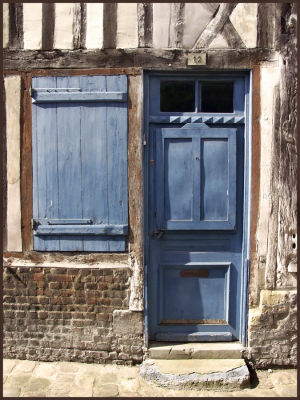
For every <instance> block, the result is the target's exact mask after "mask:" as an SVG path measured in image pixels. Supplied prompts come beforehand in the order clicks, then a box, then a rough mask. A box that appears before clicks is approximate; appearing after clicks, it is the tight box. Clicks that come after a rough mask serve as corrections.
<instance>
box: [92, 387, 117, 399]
mask: <svg viewBox="0 0 300 400" xmlns="http://www.w3.org/2000/svg"><path fill="white" fill-rule="evenodd" d="M118 394H119V389H118V386H117V385H113V384H109V385H99V386H97V385H96V386H94V390H93V396H94V397H116V396H118Z"/></svg>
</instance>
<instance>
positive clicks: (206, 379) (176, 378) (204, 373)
mask: <svg viewBox="0 0 300 400" xmlns="http://www.w3.org/2000/svg"><path fill="white" fill-rule="evenodd" d="M197 361H198V364H199V361H201V362H202V365H201V368H199V365H197V366H196V367H194V366H193V363H195V360H180V361H177V365H176V367H177V368H174V363H175V362H174V361H164V362H163V361H162V360H157V361H156V362H154V360H146V361H144V362H143V364H142V365H141V367H140V373H141V377H142V378H143V379H145V380H147V381H150V382H153V383H155V384H157V385H159V386H163V387H169V388H175V387H176V388H177V389H189V388H191V389H195V388H198V389H199V388H201V389H205V388H206V389H209V390H210V389H213V390H216V391H218V390H224V389H225V390H233V389H234V388H242V387H246V386H247V385H249V384H250V374H249V371H248V368H247V366H246V365H245V364H244V363H243V364H244V365H243V366H240V365H241V360H222V362H224V361H225V364H226V366H224V367H223V368H222V366H221V364H222V363H221V361H220V360H217V361H216V360H210V361H214V364H213V363H211V365H208V360H204V361H202V360H197ZM228 361H231V362H232V361H233V362H232V364H231V365H232V367H230V366H229V364H228V363H227V362H228ZM184 362H185V363H189V364H188V366H185V368H183V369H182V364H183V363H184ZM204 364H206V365H208V368H207V369H206V368H205V365H204ZM212 364H213V365H212ZM237 365H239V366H238V367H237ZM161 368H163V369H164V372H162V371H161ZM220 369H221V370H222V369H223V370H225V372H216V371H219V370H220ZM180 370H181V373H180ZM194 370H197V371H201V373H198V372H192V371H194ZM166 371H167V372H166ZM211 371H214V372H211ZM172 372H173V373H172ZM174 372H175V373H174Z"/></svg>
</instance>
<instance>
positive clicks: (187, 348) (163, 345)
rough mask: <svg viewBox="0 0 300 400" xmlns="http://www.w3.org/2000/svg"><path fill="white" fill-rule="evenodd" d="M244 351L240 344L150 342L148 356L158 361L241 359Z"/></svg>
mask: <svg viewBox="0 0 300 400" xmlns="http://www.w3.org/2000/svg"><path fill="white" fill-rule="evenodd" d="M243 349H244V347H243V345H242V344H241V343H240V342H215V343H213V342H202V343H170V342H150V345H149V349H148V354H149V358H151V359H156V360H176V359H181V360H182V359H241V358H242V352H243Z"/></svg>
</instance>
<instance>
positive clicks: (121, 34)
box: [116, 3, 138, 49]
mask: <svg viewBox="0 0 300 400" xmlns="http://www.w3.org/2000/svg"><path fill="white" fill-rule="evenodd" d="M116 46H117V48H122V49H126V48H136V47H138V18H137V3H118V7H117V43H116Z"/></svg>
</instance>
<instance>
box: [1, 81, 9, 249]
mask: <svg viewBox="0 0 300 400" xmlns="http://www.w3.org/2000/svg"><path fill="white" fill-rule="evenodd" d="M1 94H2V96H1V97H2V105H3V106H2V107H1V117H2V118H1V121H2V140H1V149H0V150H2V151H1V154H2V163H1V167H2V190H3V195H2V196H1V201H2V205H1V210H2V221H3V225H2V229H3V230H2V232H3V241H2V246H3V248H2V250H3V249H6V243H7V222H6V221H7V218H6V216H7V144H6V112H5V110H6V106H5V103H6V96H5V86H4V78H3V77H2V79H1Z"/></svg>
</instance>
